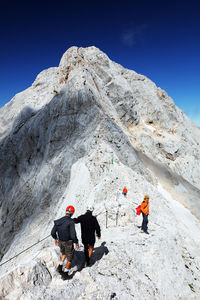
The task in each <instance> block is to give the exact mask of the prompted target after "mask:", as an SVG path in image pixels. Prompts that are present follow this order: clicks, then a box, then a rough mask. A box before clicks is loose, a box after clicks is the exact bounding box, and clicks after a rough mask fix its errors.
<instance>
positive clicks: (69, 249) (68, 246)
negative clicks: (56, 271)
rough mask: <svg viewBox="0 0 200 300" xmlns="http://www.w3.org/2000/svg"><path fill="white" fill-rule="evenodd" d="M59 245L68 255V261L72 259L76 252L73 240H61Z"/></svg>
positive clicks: (64, 253) (63, 252) (62, 251)
mask: <svg viewBox="0 0 200 300" xmlns="http://www.w3.org/2000/svg"><path fill="white" fill-rule="evenodd" d="M58 245H59V247H60V251H61V253H62V254H63V255H66V256H67V260H68V261H72V257H73V253H74V244H73V242H72V241H67V242H65V241H59V242H58Z"/></svg>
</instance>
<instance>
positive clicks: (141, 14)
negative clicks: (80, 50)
mask: <svg viewBox="0 0 200 300" xmlns="http://www.w3.org/2000/svg"><path fill="white" fill-rule="evenodd" d="M70 2H72V1H64V0H57V1H51V0H49V1H45V0H44V1H42V0H40V1H38V0H34V1H32V0H29V1H27V0H26V1H23V0H21V1H20V0H18V1H9V0H7V1H4V0H1V2H0V3H1V7H0V37H1V40H0V41H1V45H0V107H1V106H3V105H4V104H5V103H6V102H8V101H9V100H10V99H11V98H12V97H13V96H14V95H15V94H16V93H18V92H20V91H23V90H24V89H25V88H27V87H29V86H30V85H31V84H32V82H33V81H34V79H35V77H36V76H37V74H38V73H39V72H41V71H42V70H44V69H46V68H49V67H53V66H57V65H58V64H59V61H60V58H61V56H62V54H63V53H64V52H65V51H66V50H67V49H68V48H69V47H71V46H80V47H88V46H92V45H94V46H96V47H98V48H100V49H101V50H102V51H104V52H105V53H106V54H107V55H108V56H109V57H110V58H111V59H112V60H114V61H115V62H117V63H120V64H121V65H123V66H124V67H127V68H129V69H132V70H135V71H136V72H138V73H140V74H144V75H146V76H147V77H149V78H150V79H151V80H153V81H154V82H155V83H156V85H157V86H160V87H161V88H162V89H164V90H166V92H167V93H168V94H169V96H171V97H172V98H173V100H174V102H175V104H176V105H178V106H179V107H180V108H181V109H182V110H184V112H185V113H186V114H187V115H188V116H189V117H190V118H192V119H193V120H195V121H196V122H197V123H198V124H200V58H199V55H200V17H199V12H200V4H199V1H198V0H196V1H194V0H190V1H185V0H179V1H177V0H175V1H170V0H168V1H165V0H163V1H162V0H159V1H158V0H140V1H139V0H137V1H135V0H132V1H126V0H124V1H120V2H119V3H118V1H108V0H107V1H95V0H93V1H73V3H70Z"/></svg>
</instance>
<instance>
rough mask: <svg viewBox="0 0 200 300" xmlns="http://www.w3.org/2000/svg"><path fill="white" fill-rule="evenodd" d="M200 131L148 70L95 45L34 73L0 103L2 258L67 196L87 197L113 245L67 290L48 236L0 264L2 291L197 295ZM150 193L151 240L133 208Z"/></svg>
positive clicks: (59, 210)
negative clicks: (122, 63)
mask: <svg viewBox="0 0 200 300" xmlns="http://www.w3.org/2000/svg"><path fill="white" fill-rule="evenodd" d="M199 141H200V128H199V127H198V126H196V125H195V124H194V123H193V122H192V121H190V120H189V119H188V118H187V117H186V116H185V115H184V113H183V112H182V111H181V110H180V109H179V108H178V107H176V106H175V104H174V102H173V100H172V99H171V98H170V97H169V96H168V95H167V93H166V92H165V91H163V90H161V89H160V88H158V87H156V85H155V84H154V83H153V82H152V81H151V80H150V79H148V78H147V77H145V76H143V75H140V74H137V73H136V72H134V71H131V70H128V69H125V68H123V67H122V66H120V65H119V64H116V63H115V62H112V61H111V60H110V59H109V58H108V56H107V55H106V54H104V53H103V52H101V51H100V50H99V49H97V48H95V47H88V48H78V47H71V48H70V49H68V50H67V51H66V52H65V53H64V55H63V56H62V58H61V61H60V64H59V66H58V67H54V68H49V69H47V70H44V71H42V72H41V73H40V74H39V75H38V76H37V78H36V79H35V81H34V82H33V84H32V86H31V87H29V88H28V89H26V90H25V91H23V92H21V93H19V94H17V95H16V96H15V97H14V98H13V99H12V100H11V101H10V102H9V103H8V104H6V105H5V106H4V107H3V108H2V109H0V151H1V156H0V170H1V173H0V187H1V189H0V205H1V211H0V213H1V223H0V226H1V230H0V242H1V245H0V251H1V252H0V254H1V257H2V261H5V260H6V259H8V258H9V257H12V256H13V255H14V254H16V253H19V252H20V251H22V250H23V249H24V248H26V247H29V246H30V245H31V244H33V243H34V242H36V241H38V240H40V239H42V238H43V237H44V236H46V235H47V234H48V233H49V232H50V230H51V227H52V224H53V220H54V219H56V218H57V217H60V216H62V214H63V212H64V209H65V207H66V206H67V205H68V204H72V205H74V206H75V207H76V213H77V215H79V214H81V213H83V212H84V211H85V209H86V206H87V204H88V203H90V204H93V205H94V206H95V210H96V213H97V214H99V217H98V218H99V221H100V224H101V226H102V232H103V237H104V238H105V241H106V243H107V247H108V249H109V254H108V255H107V256H106V257H103V258H102V259H101V260H99V261H98V262H97V263H95V264H94V266H93V267H92V268H91V269H90V270H83V271H82V272H80V273H76V274H75V276H74V278H73V280H72V282H71V283H70V284H69V286H68V287H67V288H66V285H62V283H61V281H60V280H61V279H60V278H59V277H58V275H57V274H56V272H55V266H56V263H57V259H58V251H57V250H56V249H54V247H53V242H52V241H51V239H48V240H46V241H45V243H44V244H38V245H37V246H35V248H34V249H33V250H30V251H29V252H28V253H27V254H24V255H23V257H21V256H19V257H17V258H16V259H15V260H13V261H12V263H9V264H5V265H4V266H2V267H1V270H0V275H1V277H2V279H1V280H2V284H1V286H2V288H1V293H2V294H3V296H6V295H8V297H10V299H11V297H12V296H13V295H14V297H15V298H16V299H17V297H18V299H32V298H34V297H37V298H38V299H39V297H41V295H42V294H43V297H44V299H50V298H52V297H54V298H55V299H57V298H58V299H60V297H61V295H65V296H66V295H68V297H69V295H70V297H71V298H72V299H85V298H86V299H90V298H91V299H93V298H94V299H97V298H99V299H108V297H110V294H111V293H113V292H114V291H113V290H112V289H116V286H118V288H117V289H119V290H117V291H116V294H117V295H118V299H132V298H134V297H136V298H138V297H141V295H142V297H143V298H148V299H155V298H156V299H161V298H169V299H179V298H180V299H184V298H185V299H188V297H189V298H191V299H192V297H193V296H194V297H193V298H194V299H197V298H198V296H199V295H200V290H199V286H200V285H199V281H198V279H197V278H200V276H199V275H200V273H199V269H200V268H199V267H198V266H199V263H200V258H199V256H200V253H199V251H198V250H197V249H199V248H198V247H199V244H200V232H199V221H198V219H197V218H199V216H200V202H199V195H200V191H199V189H200V174H199V168H200V159H199V158H200V150H199ZM112 158H114V163H113V164H112V163H111V159H112ZM123 186H127V188H128V191H129V192H128V196H127V198H126V199H124V198H122V197H123V196H122V194H121V189H122V187H123ZM146 193H148V194H150V198H151V204H150V224H149V228H150V236H149V238H148V239H145V238H144V237H142V236H141V235H140V234H139V232H138V229H137V226H136V225H138V224H139V223H140V221H138V219H137V218H136V215H135V212H134V209H135V207H136V204H137V203H138V204H139V203H140V201H141V200H142V197H143V196H144V194H146ZM186 208H188V209H189V210H188V209H186ZM106 210H108V211H109V227H108V228H107V229H106V228H105V211H106ZM116 213H118V215H119V222H118V226H117V227H116V225H115V224H116V219H115V218H116ZM192 214H194V215H195V216H196V217H197V218H195V217H194V216H193V215H192ZM113 233H114V234H113ZM122 241H123V243H122ZM130 245H131V249H130ZM99 247H100V246H99ZM101 249H102V248H100V250H101ZM160 250H162V251H160ZM97 252H98V250H97ZM141 253H143V256H141ZM97 256H98V255H97ZM158 260H159V261H160V262H162V269H161V268H160V264H159V268H156V267H155V266H156V262H157V261H158ZM30 261H32V263H31V264H30ZM80 261H81V255H79V254H77V255H76V262H77V264H78V265H79V264H80ZM119 261H120V263H119ZM171 262H172V264H171ZM188 264H189V265H190V267H188V268H186V267H185V265H187V266H188ZM108 266H109V269H108ZM152 266H154V267H152ZM174 266H175V267H174ZM174 268H176V270H177V272H178V274H179V278H178V279H177V278H175V275H174ZM22 270H25V271H22ZM21 273H24V274H25V275H24V276H21V275H20V274H21ZM102 276H103V277H102ZM35 278H37V280H36V279H35ZM84 278H86V279H84ZM158 278H160V281H158ZM11 280H12V284H11V283H10V281H11ZM129 280H130V282H129ZM34 282H36V284H34ZM75 282H76V286H78V288H77V290H76V291H71V290H70V286H73V285H74V284H75ZM141 283H142V284H144V285H145V287H146V288H145V289H143V288H142V285H141ZM183 283H184V284H183ZM20 284H21V285H23V286H24V287H25V288H26V289H27V292H25V293H23V291H22V290H21V289H20V288H19V289H18V288H17V287H18V286H19V285H20ZM170 286H173V289H172V290H171V291H169V287H170ZM180 287H181V288H180ZM193 290H194V291H195V292H194V291H193ZM193 293H196V294H193ZM196 295H197V298H195V296H196ZM78 297H79V298H78ZM84 297H85V298H84ZM34 299H35V298H34ZM138 299H139V298H138Z"/></svg>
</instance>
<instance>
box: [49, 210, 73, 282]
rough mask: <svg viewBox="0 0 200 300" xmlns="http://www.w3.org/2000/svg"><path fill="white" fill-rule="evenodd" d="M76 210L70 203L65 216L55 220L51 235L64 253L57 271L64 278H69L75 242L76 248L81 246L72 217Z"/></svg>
mask: <svg viewBox="0 0 200 300" xmlns="http://www.w3.org/2000/svg"><path fill="white" fill-rule="evenodd" d="M74 212H75V209H74V207H73V206H71V205H69V206H68V207H67V208H66V214H65V216H64V217H62V218H60V219H58V220H55V221H54V226H53V228H52V230H51V236H52V237H53V238H54V239H55V245H56V246H59V247H60V251H61V253H62V256H61V261H60V263H59V265H58V267H57V271H58V272H59V273H61V274H62V277H63V279H67V278H68V271H69V268H70V266H71V262H72V258H73V254H74V243H75V244H76V250H78V248H79V246H78V239H77V236H76V230H75V225H74V222H73V220H72V219H71V217H72V215H73V214H74ZM66 258H67V263H66V266H65V269H64V272H62V268H63V264H64V261H65V259H66Z"/></svg>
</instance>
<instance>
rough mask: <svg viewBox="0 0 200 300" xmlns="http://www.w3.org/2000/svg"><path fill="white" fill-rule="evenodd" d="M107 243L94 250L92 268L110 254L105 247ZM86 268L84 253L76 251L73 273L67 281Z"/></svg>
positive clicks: (72, 267)
mask: <svg viewBox="0 0 200 300" xmlns="http://www.w3.org/2000/svg"><path fill="white" fill-rule="evenodd" d="M105 244H106V242H103V243H101V246H99V247H96V248H94V251H93V253H92V257H91V262H90V265H89V266H90V267H91V266H93V265H94V264H95V263H96V262H97V261H98V260H100V259H101V258H102V257H103V255H104V254H105V255H107V254H108V253H109V250H108V248H107V247H106V246H105ZM84 267H85V255H84V252H82V251H75V252H74V257H73V261H72V264H71V269H75V270H73V272H72V273H71V274H69V275H68V276H67V278H66V279H65V280H69V279H72V278H73V277H74V275H75V274H76V272H80V271H81V270H82V269H83V268H84Z"/></svg>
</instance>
